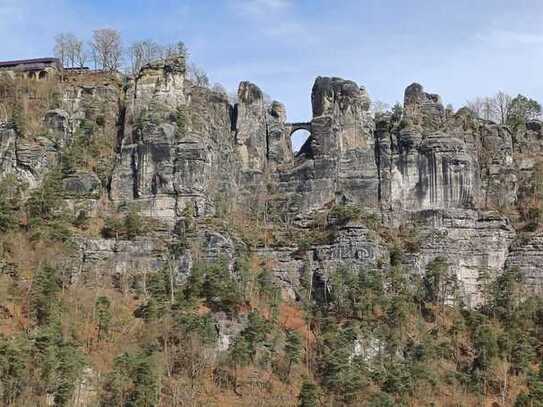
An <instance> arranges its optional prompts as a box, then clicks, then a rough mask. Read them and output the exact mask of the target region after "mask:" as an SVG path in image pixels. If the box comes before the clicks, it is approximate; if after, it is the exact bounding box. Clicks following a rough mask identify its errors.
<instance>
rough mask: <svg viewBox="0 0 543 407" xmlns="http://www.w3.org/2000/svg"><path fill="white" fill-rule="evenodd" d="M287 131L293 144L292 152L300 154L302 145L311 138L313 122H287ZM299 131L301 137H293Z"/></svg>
mask: <svg viewBox="0 0 543 407" xmlns="http://www.w3.org/2000/svg"><path fill="white" fill-rule="evenodd" d="M287 132H288V136H289V138H290V140H291V144H292V152H293V153H294V155H296V156H298V155H300V153H302V147H304V146H305V145H306V144H307V143H308V141H309V139H310V138H311V123H309V122H297V123H287ZM296 132H298V134H299V135H301V137H299V138H296V139H295V138H293V136H294V133H296Z"/></svg>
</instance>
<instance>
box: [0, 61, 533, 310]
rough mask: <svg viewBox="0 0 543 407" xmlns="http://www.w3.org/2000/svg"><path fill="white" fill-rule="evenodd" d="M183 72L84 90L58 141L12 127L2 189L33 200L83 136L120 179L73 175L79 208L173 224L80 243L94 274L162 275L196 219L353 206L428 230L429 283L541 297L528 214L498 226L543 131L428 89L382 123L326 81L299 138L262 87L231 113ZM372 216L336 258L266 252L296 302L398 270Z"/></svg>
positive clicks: (3, 156)
mask: <svg viewBox="0 0 543 407" xmlns="http://www.w3.org/2000/svg"><path fill="white" fill-rule="evenodd" d="M185 72H186V68H185V61H184V59H183V58H180V57H175V58H170V59H167V60H165V61H162V62H160V63H153V64H150V65H147V66H145V67H144V68H143V69H142V70H141V71H140V73H139V74H138V75H137V76H136V77H135V78H133V79H130V80H129V81H128V82H127V85H126V86H125V87H124V89H123V88H122V87H121V86H119V83H116V82H115V80H113V79H111V78H110V79H108V80H101V81H96V80H93V81H90V82H89V83H77V84H76V83H70V85H69V86H66V87H65V90H64V93H63V95H62V98H61V102H60V106H59V107H58V108H56V109H54V110H51V111H49V112H47V113H46V114H45V117H44V123H45V127H46V129H47V134H46V135H41V136H37V135H36V136H35V137H34V138H31V139H29V138H25V137H22V136H21V135H19V134H18V133H17V130H16V129H15V128H14V127H13V126H12V125H9V124H7V123H4V124H1V125H0V175H1V177H5V176H7V175H9V174H12V175H14V176H15V177H17V178H19V179H20V180H22V181H24V182H26V183H27V184H29V185H30V187H36V186H38V185H39V184H40V182H41V180H42V179H43V176H44V174H45V173H46V172H47V171H48V169H50V168H51V167H52V166H53V165H54V164H55V163H56V162H58V160H59V157H60V156H61V155H62V154H63V152H64V151H65V150H66V149H67V148H69V146H70V145H71V143H73V140H75V139H76V138H77V137H86V138H88V139H92V137H96V135H97V134H101V135H102V136H103V137H105V138H107V139H109V140H110V141H111V143H112V145H113V146H114V153H115V158H114V159H112V161H113V162H112V163H111V168H109V167H106V168H109V170H108V171H109V172H106V173H105V174H104V171H99V170H98V167H99V166H97V168H96V169H90V170H86V171H76V172H72V173H70V174H66V176H65V178H64V180H63V186H64V188H65V190H66V193H67V199H68V198H70V199H73V198H74V197H77V198H79V199H80V200H85V199H88V200H92V199H94V200H97V199H98V198H104V199H105V200H106V201H107V202H108V205H109V206H108V209H107V210H109V211H112V212H123V211H126V210H127V209H130V208H137V209H138V210H139V211H140V212H141V213H142V214H143V215H144V216H145V217H147V218H150V219H152V220H155V221H157V222H159V223H160V224H162V225H163V227H162V229H160V230H161V232H160V233H159V234H158V235H156V236H152V237H148V238H142V239H141V240H136V241H121V240H111V239H100V240H96V239H94V240H93V239H83V240H81V241H80V242H79V243H80V259H79V261H80V262H81V265H82V266H81V267H80V271H85V270H86V271H85V272H89V271H90V270H92V269H97V270H101V269H103V270H106V269H107V268H108V267H109V266H108V267H106V266H104V264H106V263H107V264H113V266H111V267H112V270H114V273H113V274H116V275H122V274H123V273H124V271H123V270H129V269H131V268H132V266H131V262H134V261H136V262H138V264H140V265H144V268H145V269H149V270H156V269H157V268H159V267H162V266H163V264H164V261H165V259H166V252H167V246H168V244H167V243H168V242H170V241H171V240H175V239H176V236H177V235H176V234H175V233H174V231H176V230H177V229H178V228H179V225H180V224H183V222H184V221H186V219H188V218H189V217H190V218H195V219H204V218H206V217H209V216H213V215H214V214H217V213H219V212H220V211H221V210H222V209H223V208H224V207H225V206H229V207H231V206H238V207H240V208H243V209H244V210H246V211H251V210H253V211H254V210H255V209H256V208H257V206H258V205H261V204H263V203H265V204H266V205H267V207H270V208H274V210H275V211H276V213H275V215H276V217H277V218H278V219H281V220H282V221H284V222H287V221H288V222H291V221H292V220H293V219H295V220H297V222H298V225H302V223H304V219H310V220H312V219H313V218H314V216H315V213H317V212H318V211H321V210H324V209H326V208H328V209H329V208H331V207H334V206H355V207H357V208H359V209H360V210H361V211H362V213H363V214H364V216H366V217H368V216H372V217H374V218H376V219H378V220H379V222H381V224H382V225H383V226H384V227H388V228H399V229H402V228H412V229H417V234H418V236H419V238H418V239H419V242H418V245H417V247H416V248H414V249H413V248H412V249H413V250H410V251H409V253H408V254H406V255H405V256H404V259H403V263H404V264H405V265H406V266H407V267H408V268H409V270H410V271H413V272H415V273H424V270H425V268H426V266H427V265H428V264H429V263H430V262H432V261H433V260H434V259H435V258H437V257H444V258H445V259H447V262H448V264H449V267H450V270H452V271H453V272H454V274H455V275H456V276H457V277H458V280H459V283H460V285H461V288H462V292H463V293H464V296H465V299H466V301H467V302H470V303H477V302H478V301H479V300H480V298H479V297H480V290H479V286H478V284H479V283H478V278H479V275H480V274H481V273H483V272H485V273H486V272H489V273H491V274H497V273H501V272H503V271H504V270H506V269H510V268H512V267H516V268H519V269H520V270H521V272H522V273H523V274H524V275H526V276H527V277H528V281H529V284H530V285H531V286H532V287H539V286H540V285H541V281H542V278H543V276H541V275H540V273H539V271H538V264H539V263H540V260H541V258H542V257H543V249H542V248H541V244H540V242H539V239H540V236H539V235H537V234H536V235H534V236H529V237H528V239H526V238H524V239H519V238H518V236H517V232H516V231H515V228H514V227H513V226H512V223H513V222H512V221H514V220H515V219H516V218H518V216H517V215H512V216H510V217H509V218H507V217H505V216H501V215H498V212H496V211H497V210H498V211H500V212H501V213H512V212H515V211H517V205H519V203H522V202H527V200H528V199H529V197H530V196H531V195H530V194H532V193H533V191H534V188H536V187H537V177H538V176H539V175H538V174H539V169H540V164H539V158H538V154H539V153H540V152H541V151H542V150H543V141H542V140H543V125H542V124H541V122H539V121H537V120H532V121H530V122H528V123H526V126H525V128H523V129H520V130H516V131H511V130H510V129H509V128H507V127H505V126H501V125H497V124H495V123H492V122H488V121H484V120H481V119H478V118H477V117H475V115H474V114H473V113H472V112H470V111H469V110H468V109H466V108H462V109H460V110H458V111H457V112H453V111H452V110H451V109H447V108H445V107H444V105H443V103H442V101H441V98H440V97H439V96H438V95H435V94H431V93H427V92H425V91H424V89H423V87H422V86H421V85H419V84H416V83H414V84H412V85H410V86H408V87H407V89H406V90H405V96H404V105H403V112H398V111H396V112H394V113H388V114H377V115H374V114H372V113H371V112H370V99H369V97H368V94H367V92H366V90H365V89H364V88H363V87H360V86H359V85H357V84H356V83H355V82H352V81H348V80H343V79H340V78H325V77H319V78H317V79H316V81H315V84H314V86H313V90H312V94H311V102H312V118H311V119H310V121H308V122H307V123H302V124H293V123H288V121H287V113H286V109H285V107H284V106H283V105H282V104H281V103H279V102H276V101H274V102H271V103H268V102H266V100H265V97H264V94H263V92H262V91H261V90H260V89H259V88H258V87H257V86H256V85H254V84H252V83H250V82H242V83H241V84H240V86H239V90H238V95H237V98H238V102H237V103H236V104H231V103H230V102H229V99H228V97H227V95H225V94H223V93H221V92H217V91H214V90H211V89H208V88H205V87H200V86H197V85H196V84H194V83H192V82H191V81H190V80H187V79H186V77H185ZM80 82H81V81H80ZM83 82H84V80H83ZM297 126H298V127H299V126H302V127H303V128H307V129H310V132H311V134H310V137H309V139H308V141H307V142H306V143H305V145H304V146H303V147H302V149H301V151H300V152H299V153H298V155H297V156H296V157H295V156H294V154H293V150H292V145H291V141H290V136H291V133H292V131H293V130H295V129H296V128H298V127H297ZM100 168H103V166H102V167H100ZM508 211H509V212H508ZM520 212H522V210H521V211H520ZM364 216H362V218H363V219H362V220H363V221H362V222H361V223H360V222H358V223H356V222H351V223H348V224H347V225H343V226H342V227H341V228H339V229H338V230H337V231H336V234H335V235H334V236H333V238H332V239H331V240H329V241H328V242H327V243H326V244H324V243H322V242H314V243H312V244H310V245H309V246H308V247H305V248H304V250H300V247H298V246H297V245H295V243H294V242H292V244H291V245H287V246H280V247H279V246H274V247H268V246H263V247H257V249H256V252H257V253H258V254H259V255H260V256H262V257H263V258H267V259H269V260H270V264H272V269H273V270H274V272H275V275H276V277H277V278H278V280H279V281H281V284H282V286H283V288H284V289H285V293H287V295H289V296H290V297H292V298H296V297H297V296H298V295H299V287H300V285H301V281H302V279H303V278H307V275H308V273H309V274H310V275H311V276H312V278H313V280H314V281H315V282H316V283H317V285H319V284H320V285H322V286H325V285H326V276H327V273H328V271H329V270H331V269H334V268H337V267H340V266H344V265H354V266H356V267H359V268H362V269H363V268H366V269H367V268H378V267H382V264H388V262H389V257H390V244H389V243H387V242H385V241H383V239H382V238H380V237H378V234H376V233H375V232H373V231H371V230H370V229H368V228H367V227H366V226H363V224H364V223H365V222H364ZM302 227H304V226H303V225H302ZM176 233H177V232H176ZM190 239H193V240H194V241H197V242H199V244H200V245H203V246H202V247H204V248H205V249H204V250H203V251H204V253H205V256H206V257H207V258H209V259H213V258H217V256H219V254H217V253H220V255H221V256H222V255H225V256H226V257H227V258H229V259H230V262H231V263H232V264H233V263H234V262H235V261H236V260H235V259H236V256H237V254H239V252H240V251H243V250H245V248H244V247H243V245H240V244H238V243H235V242H237V241H236V239H235V236H233V235H231V234H229V233H225V232H218V231H216V230H215V231H214V230H211V229H205V228H204V229H200V230H199V231H198V232H197V233H196V234H193V235H192V237H190ZM191 264H192V258H191V257H190V256H188V255H185V256H182V257H181V258H180V259H178V261H177V263H176V265H175V267H176V268H177V270H178V272H179V275H180V276H182V275H186V273H187V272H188V270H189V269H190V265H191ZM142 267H143V266H142ZM83 274H84V273H83Z"/></svg>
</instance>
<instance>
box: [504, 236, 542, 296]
mask: <svg viewBox="0 0 543 407" xmlns="http://www.w3.org/2000/svg"><path fill="white" fill-rule="evenodd" d="M542 264H543V234H542V233H541V232H539V233H536V234H534V235H533V236H526V237H522V236H521V237H518V238H517V239H516V240H515V242H514V243H513V244H512V245H511V248H510V249H509V253H508V256H507V260H506V262H505V268H506V269H509V270H511V269H517V270H518V271H519V272H520V273H521V275H522V277H523V279H524V281H525V283H526V285H527V286H528V288H530V289H531V290H533V291H535V292H539V293H541V292H542V290H543V274H542V273H541V265H542Z"/></svg>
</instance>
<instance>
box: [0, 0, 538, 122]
mask: <svg viewBox="0 0 543 407" xmlns="http://www.w3.org/2000/svg"><path fill="white" fill-rule="evenodd" d="M542 22H543V1H541V0H515V1H513V0H507V1H506V0H469V1H468V0H433V1H430V0H410V1H407V0H390V1H387V0H358V1H355V0H177V1H174V0H107V1H106V0H78V1H76V0H0V38H2V45H1V47H0V60H5V59H15V58H27V57H28V58H30V57H40V56H47V55H50V54H51V53H52V52H51V49H52V47H53V38H54V36H55V34H57V33H59V32H73V33H74V34H76V35H78V36H80V37H82V38H84V39H88V38H89V37H90V36H91V34H92V30H93V29H96V28H102V27H115V28H117V29H119V30H120V31H121V33H122V35H123V38H124V40H125V42H126V43H129V42H130V41H132V40H136V39H146V38H152V39H155V40H156V41H159V42H170V41H176V40H183V41H185V43H186V44H187V45H188V47H189V49H190V52H191V55H192V60H193V61H194V62H195V63H196V64H198V65H200V66H202V67H203V68H204V69H205V70H206V71H207V72H208V74H209V76H210V78H211V80H212V81H213V82H220V83H222V84H223V85H224V86H225V87H226V88H227V89H229V90H231V89H235V88H237V85H238V83H239V82H240V81H242V80H250V81H252V82H254V83H256V84H257V85H259V86H260V87H261V88H262V89H263V90H264V91H265V92H266V93H268V94H269V95H270V96H271V97H272V98H274V99H277V100H280V101H281V102H283V103H285V105H286V107H287V112H288V118H289V120H291V121H301V120H309V119H310V114H311V113H310V112H311V102H310V92H311V86H312V84H313V81H314V79H315V77H316V76H318V75H333V76H340V77H343V78H346V79H352V80H355V81H356V82H358V83H359V84H360V85H364V86H365V87H366V88H367V89H368V91H369V93H370V96H371V97H372V99H379V100H382V101H384V102H387V103H393V102H395V101H396V100H401V99H402V97H403V90H404V89H405V87H406V86H407V85H408V84H410V83H411V82H413V81H417V82H420V83H421V84H423V85H424V87H425V88H426V89H427V90H428V91H431V92H435V93H439V94H440V95H441V96H442V97H443V99H444V101H445V103H451V104H453V106H454V107H455V108H458V107H460V106H462V105H463V104H464V102H465V101H466V100H467V99H470V98H473V97H475V96H486V95H491V94H494V93H495V92H496V91H498V90H503V91H506V92H509V93H511V94H517V93H523V94H526V95H528V96H531V97H533V98H536V99H538V100H539V101H540V102H543V23H542Z"/></svg>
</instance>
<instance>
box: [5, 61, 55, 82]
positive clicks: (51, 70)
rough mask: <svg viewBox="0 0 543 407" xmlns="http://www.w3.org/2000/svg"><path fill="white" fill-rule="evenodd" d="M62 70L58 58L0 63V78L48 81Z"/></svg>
mask: <svg viewBox="0 0 543 407" xmlns="http://www.w3.org/2000/svg"><path fill="white" fill-rule="evenodd" d="M62 69H63V67H62V64H61V63H60V60H59V59H58V58H36V59H21V60H14V61H0V77H1V76H4V75H7V76H9V77H10V78H12V79H15V78H28V79H38V80H48V79H51V78H53V77H55V76H56V75H57V74H58V73H59V72H60V71H62Z"/></svg>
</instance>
